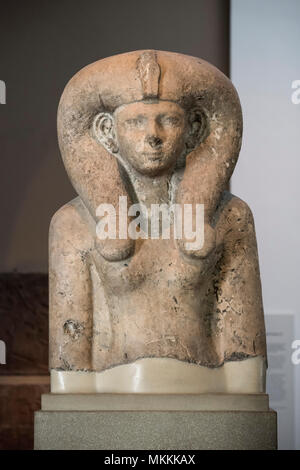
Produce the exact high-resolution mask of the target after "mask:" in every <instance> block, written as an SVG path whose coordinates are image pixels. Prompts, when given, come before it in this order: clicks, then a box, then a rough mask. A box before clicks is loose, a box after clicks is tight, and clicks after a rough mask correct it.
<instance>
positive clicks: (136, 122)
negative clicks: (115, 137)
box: [125, 116, 145, 128]
mask: <svg viewBox="0 0 300 470" xmlns="http://www.w3.org/2000/svg"><path fill="white" fill-rule="evenodd" d="M125 124H126V127H129V128H134V127H137V128H142V127H144V125H145V118H143V116H139V117H136V118H132V119H127V120H126V121H125Z"/></svg>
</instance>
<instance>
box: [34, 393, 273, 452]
mask: <svg viewBox="0 0 300 470" xmlns="http://www.w3.org/2000/svg"><path fill="white" fill-rule="evenodd" d="M203 408H206V409H205V410H204V409H203ZM212 408H214V409H212ZM229 408H231V409H229ZM239 408H241V409H239ZM255 408H256V409H255ZM74 409H76V411H74ZM276 448H277V419H276V413H275V412H274V411H272V410H269V408H268V397H267V395H221V394H217V395H169V396H168V395H111V394H99V395H51V394H49V395H44V396H43V397H42V411H39V412H37V413H36V414H35V449H104V450H120V449H123V450H127V449H128V450H130V449H131V450H138V449H142V450H172V449H175V450H196V449H200V450H202V449H266V450H267V449H276Z"/></svg>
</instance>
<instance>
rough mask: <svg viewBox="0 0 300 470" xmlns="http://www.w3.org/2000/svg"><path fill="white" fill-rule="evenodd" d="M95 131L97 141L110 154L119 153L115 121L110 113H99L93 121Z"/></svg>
mask: <svg viewBox="0 0 300 470" xmlns="http://www.w3.org/2000/svg"><path fill="white" fill-rule="evenodd" d="M93 131H94V135H95V137H96V138H97V140H98V141H99V142H100V143H101V144H102V145H103V146H104V147H105V148H106V149H107V150H109V151H110V152H112V153H117V152H118V150H119V149H118V144H117V140H116V135H115V131H114V120H113V116H112V115H111V114H110V113H99V114H97V116H96V117H95V118H94V121H93Z"/></svg>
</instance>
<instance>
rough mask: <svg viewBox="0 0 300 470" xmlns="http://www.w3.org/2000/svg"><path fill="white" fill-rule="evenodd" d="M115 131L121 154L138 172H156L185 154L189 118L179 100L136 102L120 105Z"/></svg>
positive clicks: (116, 115) (168, 166) (171, 165)
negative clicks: (178, 103) (175, 101)
mask: <svg viewBox="0 0 300 470" xmlns="http://www.w3.org/2000/svg"><path fill="white" fill-rule="evenodd" d="M114 131H115V136H116V139H117V145H118V148H119V153H120V155H122V157H123V158H125V159H126V160H127V161H128V162H129V163H130V164H131V165H132V166H133V168H135V169H136V170H137V171H138V172H139V173H141V174H144V175H149V176H155V175H158V174H160V173H162V172H164V171H165V170H167V169H169V168H172V167H173V166H174V165H175V163H176V161H177V159H178V157H179V156H180V155H181V154H182V152H183V150H184V148H185V139H186V133H187V119H186V115H185V112H184V110H183V109H182V108H181V107H180V106H179V105H177V104H176V103H173V102H170V101H157V102H150V103H147V102H136V103H131V104H127V105H124V106H121V107H119V108H117V110H116V111H115V113H114Z"/></svg>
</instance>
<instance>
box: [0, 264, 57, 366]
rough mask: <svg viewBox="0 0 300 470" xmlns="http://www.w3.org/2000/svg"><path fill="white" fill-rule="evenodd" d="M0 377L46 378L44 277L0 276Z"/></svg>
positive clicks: (46, 343) (46, 305)
mask: <svg viewBox="0 0 300 470" xmlns="http://www.w3.org/2000/svg"><path fill="white" fill-rule="evenodd" d="M0 324H1V330H0V340H2V341H4V342H5V344H6V364H1V365H0V375H7V374H22V375H26V374H28V375H31V374H33V375H36V374H48V336H49V333H48V331H49V330H48V276H47V275H46V274H36V273H34V274H20V273H7V274H6V273H2V274H0Z"/></svg>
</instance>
